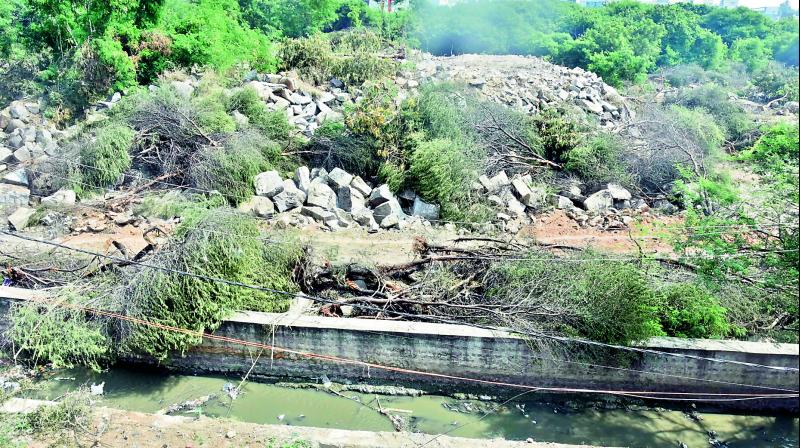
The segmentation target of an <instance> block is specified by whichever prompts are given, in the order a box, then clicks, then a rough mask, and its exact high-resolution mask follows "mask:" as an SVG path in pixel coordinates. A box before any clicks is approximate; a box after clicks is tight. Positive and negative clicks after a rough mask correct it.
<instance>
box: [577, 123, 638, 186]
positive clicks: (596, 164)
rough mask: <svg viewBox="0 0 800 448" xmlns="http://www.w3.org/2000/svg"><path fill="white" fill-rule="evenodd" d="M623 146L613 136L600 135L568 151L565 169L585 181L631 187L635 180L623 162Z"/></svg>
mask: <svg viewBox="0 0 800 448" xmlns="http://www.w3.org/2000/svg"><path fill="white" fill-rule="evenodd" d="M622 144H623V143H622V141H620V139H619V138H617V137H616V136H614V135H612V134H600V135H598V136H596V137H593V138H591V139H590V140H588V141H586V142H585V143H582V144H581V145H579V146H577V147H576V148H573V149H572V150H570V151H568V152H567V153H566V157H565V159H566V163H565V164H564V168H565V169H566V170H567V171H570V172H573V173H575V174H577V175H578V176H580V178H581V179H583V180H587V181H594V182H599V183H603V182H618V183H622V184H624V185H631V184H632V183H633V179H632V178H631V175H630V173H629V172H628V170H627V167H626V166H625V164H624V162H623V160H622V153H623V149H622Z"/></svg>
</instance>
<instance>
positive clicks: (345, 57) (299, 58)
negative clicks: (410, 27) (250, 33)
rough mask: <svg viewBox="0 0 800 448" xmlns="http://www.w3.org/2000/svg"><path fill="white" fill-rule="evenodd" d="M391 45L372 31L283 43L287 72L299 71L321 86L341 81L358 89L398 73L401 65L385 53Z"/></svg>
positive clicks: (284, 65)
mask: <svg viewBox="0 0 800 448" xmlns="http://www.w3.org/2000/svg"><path fill="white" fill-rule="evenodd" d="M385 47H390V44H389V43H388V42H386V41H384V40H383V39H382V38H381V37H380V36H378V35H377V34H375V33H373V32H372V31H370V30H366V29H361V30H352V31H345V32H339V33H332V34H329V35H323V34H315V35H312V36H310V37H305V38H299V39H288V40H286V41H284V42H283V43H282V44H281V47H280V50H279V57H280V59H281V63H282V68H283V69H295V70H297V71H298V72H299V73H300V74H301V75H302V76H303V78H304V79H307V80H310V81H314V82H316V83H318V84H320V83H325V82H328V81H329V80H330V79H331V78H337V79H339V80H341V81H343V82H345V83H347V84H350V85H354V86H358V85H361V84H363V83H364V82H365V81H376V80H380V79H382V78H386V77H388V76H389V75H392V74H394V72H395V71H396V70H397V67H398V63H397V62H395V61H394V60H392V59H391V58H388V57H384V56H383V55H382V54H381V52H382V50H383V49H384V48H385Z"/></svg>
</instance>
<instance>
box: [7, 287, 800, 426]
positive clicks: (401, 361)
mask: <svg viewBox="0 0 800 448" xmlns="http://www.w3.org/2000/svg"><path fill="white" fill-rule="evenodd" d="M17 294H19V293H17ZM23 294H27V293H23ZM0 296H3V291H2V290H0ZM5 296H13V294H10V293H6V294H5ZM10 298H13V297H10ZM5 306H7V304H5ZM2 309H3V306H0V311H2ZM214 334H216V335H220V336H226V337H229V338H235V339H242V340H247V341H253V342H258V343H262V344H268V345H271V346H276V347H282V348H286V349H290V350H292V351H296V352H303V353H314V354H318V355H325V356H333V357H337V358H343V359H350V360H359V361H363V362H366V363H372V364H376V365H384V366H391V367H395V368H399V369H408V370H418V371H425V372H431V373H434V374H436V375H441V376H424V375H418V374H411V373H404V372H398V371H387V370H383V369H379V368H375V367H368V366H364V365H363V364H358V363H346V362H332V361H330V360H326V359H321V358H318V357H317V358H309V357H307V356H303V355H301V354H298V353H287V352H282V351H278V350H276V351H272V350H263V351H262V350H261V349H259V348H256V347H248V346H243V345H241V344H237V343H235V342H228V341H219V340H208V339H207V340H205V341H204V342H203V344H202V345H200V346H197V347H194V348H192V349H190V350H189V351H188V352H187V353H185V354H183V355H182V356H181V355H180V354H176V355H174V356H173V357H172V358H171V359H169V360H168V361H167V362H165V363H164V364H162V365H161V366H162V367H166V368H168V369H174V370H180V371H185V372H196V373H212V374H220V373H221V374H231V373H234V374H243V373H244V372H247V371H249V370H250V369H251V366H252V365H253V360H254V359H256V358H257V357H259V352H261V353H260V358H259V362H257V363H256V364H255V366H254V367H253V369H252V373H251V376H255V377H262V378H287V377H290V378H296V379H305V380H318V379H319V378H321V377H322V376H323V374H324V375H326V376H327V377H328V378H330V379H331V380H332V381H335V382H346V381H353V382H356V381H359V382H373V383H388V384H394V385H408V386H415V387H422V388H426V389H428V390H453V389H459V390H473V391H487V392H490V391H497V390H498V386H492V385H489V384H484V383H475V382H470V381H466V380H462V379H459V378H453V377H465V378H475V379H481V380H487V381H493V382H503V383H515V384H524V385H532V386H537V387H555V388H579V389H599V390H627V391H657V392H698V393H707V394H714V393H734V394H740V393H776V391H775V390H770V389H767V388H776V389H783V390H790V391H797V390H798V389H799V388H800V384H799V383H800V376H799V374H798V371H797V370H775V369H766V368H764V367H761V366H777V367H787V368H790V369H792V368H793V369H797V367H798V359H799V358H800V357H799V356H798V355H799V353H798V345H797V344H771V343H754V342H741V341H712V340H689V339H676V338H655V339H652V340H650V341H648V343H647V344H645V346H644V347H646V348H651V349H654V350H658V351H662V352H671V353H676V354H681V355H690V356H695V357H701V358H710V359H717V360H730V361H736V363H725V362H715V361H712V360H708V359H699V358H688V357H675V356H665V355H663V354H654V353H630V352H627V353H626V352H619V351H617V350H612V349H598V348H592V347H587V346H584V345H564V344H554V343H552V342H550V343H546V342H543V341H527V340H525V339H522V338H520V337H517V336H515V335H511V334H508V333H505V332H497V331H490V330H483V329H478V328H474V327H469V326H461V325H447V324H435V323H423V322H400V321H383V320H367V319H344V318H330V317H320V316H304V315H287V314H271V313H255V312H243V313H239V314H237V315H236V316H234V317H232V318H230V319H228V320H226V321H225V322H224V323H223V324H222V325H221V327H220V328H219V329H218V330H217V331H216V332H215V333H214ZM129 361H130V362H136V363H145V364H154V362H153V361H152V360H149V359H140V358H137V359H129ZM756 386H757V387H756ZM501 389H504V390H506V391H508V390H509V388H507V387H504V388H501ZM518 390H519V391H520V392H522V391H523V389H518ZM677 398H680V397H677ZM719 404H720V405H721V407H723V408H725V409H729V410H734V409H742V410H745V409H749V410H763V411H770V412H775V411H783V412H786V411H788V412H793V413H797V412H798V409H799V408H800V406H799V403H798V399H797V398H784V399H769V400H742V401H730V402H720V403H719Z"/></svg>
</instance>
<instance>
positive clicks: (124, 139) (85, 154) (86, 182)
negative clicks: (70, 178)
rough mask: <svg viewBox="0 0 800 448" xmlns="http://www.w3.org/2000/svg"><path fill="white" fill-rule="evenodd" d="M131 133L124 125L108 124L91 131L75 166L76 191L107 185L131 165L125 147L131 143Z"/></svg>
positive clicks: (100, 187)
mask: <svg viewBox="0 0 800 448" xmlns="http://www.w3.org/2000/svg"><path fill="white" fill-rule="evenodd" d="M133 137H134V132H133V131H132V130H131V129H130V128H129V127H127V126H125V125H122V124H118V123H111V124H108V125H106V126H103V127H100V128H99V129H97V131H95V137H94V139H92V140H89V141H86V142H85V144H84V145H83V146H82V147H81V151H80V162H81V165H83V166H81V167H80V168H79V170H80V173H81V176H80V178H81V183H80V184H77V185H76V186H75V187H76V189H77V191H82V190H84V189H85V188H89V189H91V188H97V189H102V188H107V187H109V186H110V185H114V184H115V183H116V182H117V181H118V180H119V178H120V176H122V174H123V173H125V171H126V170H127V169H128V168H129V167H130V166H131V156H130V154H129V153H128V150H129V149H130V148H131V145H132V144H133Z"/></svg>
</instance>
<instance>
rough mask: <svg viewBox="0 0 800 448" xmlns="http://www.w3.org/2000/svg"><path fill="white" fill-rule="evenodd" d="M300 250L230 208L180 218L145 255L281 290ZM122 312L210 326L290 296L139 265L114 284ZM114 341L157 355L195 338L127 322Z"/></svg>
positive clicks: (271, 307)
mask: <svg viewBox="0 0 800 448" xmlns="http://www.w3.org/2000/svg"><path fill="white" fill-rule="evenodd" d="M302 255H303V251H302V250H301V248H300V246H299V245H298V244H297V243H296V242H293V241H291V240H285V241H275V242H272V241H270V242H267V241H265V239H264V238H263V237H262V234H261V232H260V230H259V227H258V224H257V222H256V221H255V220H254V219H252V218H249V217H247V216H244V215H239V214H236V213H233V211H232V210H230V209H227V210H226V209H222V210H217V211H208V212H205V213H201V214H198V215H196V216H194V217H192V219H187V220H185V221H184V222H182V223H181V225H180V226H179V227H178V228H177V229H176V233H175V238H174V239H173V240H172V241H171V242H170V243H169V244H168V245H167V246H166V247H164V248H163V249H161V250H160V251H159V252H158V254H157V255H156V256H155V257H154V258H153V259H152V260H151V261H150V262H149V263H150V264H151V265H155V266H159V267H163V268H169V269H175V270H180V271H184V272H188V273H191V274H194V275H197V276H207V277H213V278H220V279H224V280H227V281H231V282H240V283H244V284H248V285H255V286H256V287H264V288H270V289H275V290H280V291H286V292H288V293H292V292H296V291H297V290H298V286H297V285H296V284H295V282H294V281H293V277H292V272H293V270H294V268H295V266H296V264H297V263H298V261H299V260H300V258H301V256H302ZM120 294H122V297H124V298H125V300H120V303H122V304H123V312H124V313H125V314H127V315H129V316H134V317H137V318H140V319H144V320H147V321H150V322H154V323H158V324H164V325H171V326H175V327H179V328H185V329H188V330H192V331H197V332H202V331H213V330H215V329H216V328H217V327H218V326H219V325H220V322H221V321H222V319H224V318H226V317H228V316H229V315H230V314H232V313H233V312H234V311H236V310H254V311H276V312H280V311H285V310H286V308H287V307H288V304H289V301H290V300H291V297H290V296H287V295H282V294H278V293H273V292H268V291H264V290H258V289H252V288H245V287H241V286H236V285H231V284H226V283H223V282H220V281H212V280H206V279H202V278H197V277H192V276H190V275H183V274H178V273H172V272H165V271H159V270H155V269H142V270H139V271H137V272H135V273H133V274H132V275H130V276H129V278H128V279H127V281H126V286H125V287H124V288H122V290H121V291H120ZM121 333H122V334H121V336H122V338H123V339H122V347H123V349H124V350H126V351H130V352H134V353H146V354H149V355H152V356H156V357H157V358H159V359H165V358H166V357H168V356H169V355H170V354H171V353H173V352H183V351H184V350H186V349H187V348H188V347H190V346H192V345H196V344H199V343H200V342H201V338H200V337H198V336H196V335H190V334H184V333H175V332H168V331H163V330H159V329H156V328H152V327H149V326H144V325H139V324H130V326H128V327H127V328H125V329H124V330H123V331H122V332H121Z"/></svg>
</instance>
